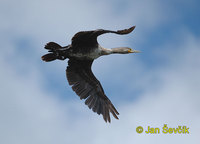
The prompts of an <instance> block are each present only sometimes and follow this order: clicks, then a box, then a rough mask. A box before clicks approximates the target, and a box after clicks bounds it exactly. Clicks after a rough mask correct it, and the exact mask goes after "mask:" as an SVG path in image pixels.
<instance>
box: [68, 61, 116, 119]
mask: <svg viewBox="0 0 200 144" xmlns="http://www.w3.org/2000/svg"><path fill="white" fill-rule="evenodd" d="M92 62H93V60H76V59H70V60H69V61H68V67H67V70H66V76H67V79H68V82H69V85H71V86H72V89H73V90H74V91H75V92H76V94H77V95H78V96H79V97H80V99H86V101H85V104H86V105H88V107H89V108H90V109H92V110H93V111H94V112H96V113H97V114H102V115H103V118H104V120H105V121H106V122H107V121H108V122H110V113H112V114H113V116H114V117H115V118H116V119H118V117H117V115H119V113H118V112H117V110H116V109H115V107H114V106H113V104H112V103H111V101H110V100H109V99H108V97H107V96H106V95H105V93H104V90H103V88H102V86H101V84H100V82H99V81H98V80H97V79H96V77H95V76H94V74H93V73H92V71H91V65H92Z"/></svg>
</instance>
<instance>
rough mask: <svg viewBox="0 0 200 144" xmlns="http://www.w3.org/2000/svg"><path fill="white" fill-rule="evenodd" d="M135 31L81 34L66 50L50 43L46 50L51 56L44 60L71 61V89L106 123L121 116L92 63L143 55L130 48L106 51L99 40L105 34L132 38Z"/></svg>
mask: <svg viewBox="0 0 200 144" xmlns="http://www.w3.org/2000/svg"><path fill="white" fill-rule="evenodd" d="M134 29H135V26H133V27H131V28H129V29H124V30H118V31H111V30H103V29H98V30H92V31H81V32H78V33H76V34H75V35H74V36H73V38H72V43H71V44H70V45H68V46H65V47H62V46H60V45H59V44H57V43H55V42H49V43H47V44H46V46H45V49H47V50H48V51H49V53H48V54H46V55H44V56H42V60H43V61H46V62H49V61H53V60H56V59H59V60H65V59H66V58H68V59H69V61H68V66H67V69H66V76H67V80H68V82H69V85H71V86H72V89H73V90H74V91H75V92H76V94H77V95H78V96H79V97H80V99H86V101H85V104H86V105H88V107H89V108H90V109H92V110H93V111H94V112H96V113H97V114H102V115H103V118H104V120H105V121H106V122H107V121H108V122H110V113H112V115H113V116H114V117H115V118H116V119H118V117H117V115H119V113H118V111H117V110H116V108H115V107H114V105H113V104H112V102H111V101H110V100H109V99H108V97H107V96H106V95H105V93H104V90H103V88H102V86H101V84H100V82H99V81H98V80H97V78H96V77H95V76H94V74H93V73H92V70H91V66H92V63H93V61H94V60H95V59H97V58H98V57H100V56H102V55H109V54H114V53H119V54H128V53H137V52H139V51H137V50H132V49H131V48H128V47H119V48H112V49H106V48H103V47H101V46H100V45H99V43H98V42H97V37H98V36H99V35H101V34H105V33H115V34H120V35H123V34H129V33H130V32H132V31H133V30H134Z"/></svg>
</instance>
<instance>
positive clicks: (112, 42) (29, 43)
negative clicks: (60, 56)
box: [0, 0, 200, 144]
mask: <svg viewBox="0 0 200 144" xmlns="http://www.w3.org/2000/svg"><path fill="white" fill-rule="evenodd" d="M199 5H200V2H199V1H198V0H190V1H187V0H182V1H180V0H173V1H161V0H151V1H148V0H123V1H120V0H117V1H114V0H110V1H108V0H101V1H95V0H82V1H81V0H56V1H53V0H48V1H47V0H34V1H28V0H17V1H16V0H15V1H14V0H1V1H0V19H1V23H0V47H1V52H0V67H1V70H0V80H1V81H0V143H1V144H27V143H29V144H35V143H37V144H44V143H48V144H55V143H58V144H71V143H73V144H79V143H88V144H102V143H104V144H111V143H116V144H121V143H127V144H133V143H140V144H144V143H150V144H155V143H163V144H168V143H182V144H186V143H191V144H199V143H200V140H199V136H200V134H199V131H200V124H199V121H200V111H199V110H200V105H199V102H200V95H199V94H200V89H199V86H200V75H199V73H200V58H199V55H200V48H199V45H200V28H199V25H200V17H199ZM133 25H136V28H135V30H134V31H133V32H132V33H131V34H129V35H123V36H119V35H115V34H106V35H102V36H100V37H99V38H98V42H99V43H100V44H101V45H102V46H103V47H106V48H112V47H119V46H127V47H131V48H133V49H136V50H140V51H141V53H137V54H129V55H110V56H103V57H100V58H98V59H97V60H95V62H94V63H93V66H92V70H93V72H94V74H95V75H96V77H97V78H98V79H99V80H100V81H101V84H102V86H103V88H104V90H105V93H106V95H107V96H108V97H109V99H110V100H111V101H112V102H113V104H114V105H115V107H116V108H117V110H118V112H119V113H120V115H119V120H116V119H114V118H113V117H111V123H105V122H104V120H103V118H102V116H99V115H97V114H95V113H93V112H92V111H91V110H90V109H89V108H88V107H87V106H85V104H84V101H81V100H79V97H78V96H76V94H75V93H74V92H73V91H72V89H71V87H70V86H69V85H68V82H67V80H66V76H65V69H66V66H67V60H65V61H59V60H57V61H53V62H50V63H45V62H43V61H42V60H41V56H42V55H44V54H46V52H47V51H46V50H45V49H44V45H45V44H46V43H47V42H49V41H54V42H57V43H59V44H60V45H63V46H65V45H68V44H70V42H71V37H72V36H73V35H74V34H75V33H76V32H78V31H81V30H93V29H100V28H101V29H110V30H118V29H124V28H129V27H131V26H133ZM164 124H167V126H168V127H169V128H177V127H178V126H186V127H187V128H189V134H183V133H182V134H174V133H173V134H169V133H168V134H164V133H162V128H163V126H164ZM138 126H142V127H143V128H144V130H147V127H148V126H150V127H151V128H160V130H161V131H160V134H146V133H145V132H143V133H141V134H139V133H137V132H136V128H137V127H138Z"/></svg>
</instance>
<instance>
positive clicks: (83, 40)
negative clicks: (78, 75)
mask: <svg viewBox="0 0 200 144" xmlns="http://www.w3.org/2000/svg"><path fill="white" fill-rule="evenodd" d="M134 29H135V26H132V27H130V28H128V29H123V30H117V31H112V30H104V29H97V30H92V31H80V32H78V33H76V34H75V35H74V36H73V38H72V47H73V50H74V52H82V53H84V52H88V51H90V50H91V49H93V48H95V47H96V46H97V45H98V42H97V37H98V36H99V35H102V34H105V33H115V34H119V35H124V34H129V33H131V32H132V31H133V30H134Z"/></svg>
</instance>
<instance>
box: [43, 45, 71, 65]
mask: <svg viewBox="0 0 200 144" xmlns="http://www.w3.org/2000/svg"><path fill="white" fill-rule="evenodd" d="M68 47H69V46H66V47H61V46H60V45H59V44H57V43H55V42H49V43H47V44H46V45H45V47H44V48H45V49H47V50H48V51H49V53H48V54H45V55H43V56H42V57H41V58H42V60H43V61H45V62H50V61H53V60H56V59H59V60H65V59H66V58H67V51H68V49H67V48H68Z"/></svg>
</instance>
